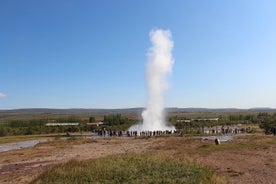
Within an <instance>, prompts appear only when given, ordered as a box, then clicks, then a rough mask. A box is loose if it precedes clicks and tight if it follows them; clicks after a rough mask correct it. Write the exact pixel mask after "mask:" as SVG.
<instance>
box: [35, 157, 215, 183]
mask: <svg viewBox="0 0 276 184" xmlns="http://www.w3.org/2000/svg"><path fill="white" fill-rule="evenodd" d="M44 183H47V184H55V183H58V184H63V183H64V184H65V183H66V184H70V183H76V184H84V183H95V184H96V183H101V184H115V183H118V184H121V183H128V184H136V183H137V184H140V183H143V184H147V183H154V184H155V183H157V184H158V183H168V184H173V183H191V184H193V183H194V184H198V183H202V184H204V183H206V184H207V183H216V181H215V174H214V172H213V171H211V170H210V169H208V168H205V167H201V166H198V165H190V164H185V163H183V162H180V161H176V160H172V159H169V158H166V157H160V156H152V155H151V156H150V155H137V154H131V155H113V156H109V157H105V158H101V159H97V160H89V161H82V162H80V161H70V162H68V163H65V164H62V165H59V166H57V167H55V168H53V169H52V170H49V171H47V172H45V173H43V174H42V175H41V176H39V177H38V178H37V179H36V180H34V181H33V182H32V184H44Z"/></svg>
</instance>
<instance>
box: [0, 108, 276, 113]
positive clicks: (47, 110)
mask: <svg viewBox="0 0 276 184" xmlns="http://www.w3.org/2000/svg"><path fill="white" fill-rule="evenodd" d="M143 110H144V108H142V107H136V108H125V109H82V108H72V109H51V108H29V109H11V110H0V114H116V113H120V114H125V113H135V114H141V113H142V111H143ZM166 111H167V112H239V111H276V109H273V108H267V107H265V108H264V107H258V108H250V109H238V108H216V109H212V108H177V107H169V108H166Z"/></svg>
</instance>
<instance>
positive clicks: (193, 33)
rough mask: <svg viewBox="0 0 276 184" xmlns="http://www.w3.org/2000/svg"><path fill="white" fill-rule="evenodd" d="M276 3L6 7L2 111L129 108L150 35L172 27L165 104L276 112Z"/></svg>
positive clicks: (0, 59) (0, 35) (122, 1)
mask: <svg viewBox="0 0 276 184" xmlns="http://www.w3.org/2000/svg"><path fill="white" fill-rule="evenodd" d="M275 7H276V2H275V1H273V0H265V1H257V0H253V1H252V0H244V1H238V0H234V1H219V0H214V1H208V2H207V1H206V2H205V1H199V0H195V1H181V0H172V1H158V0H152V1H146V0H141V1H137V2H130V1H126V0H118V1H100V0H96V1H53V0H50V1H20V0H15V1H8V0H3V1H1V2H0V24H1V29H0V50H1V54H0V109H18V108H130V107H144V106H145V105H146V99H147V88H146V85H147V84H146V73H145V68H146V66H145V61H146V60H147V56H146V53H147V50H148V48H149V47H150V44H151V43H150V41H149V39H148V32H149V31H150V30H152V29H158V28H162V29H169V30H170V31H171V33H172V35H173V40H174V50H173V56H174V59H175V60H176V61H177V62H176V63H175V65H174V67H173V74H172V75H171V76H170V81H169V83H170V90H169V91H166V93H165V102H166V104H165V106H167V107H203V108H253V107H271V108H276V95H275V94H276V85H275V79H276V72H275V69H276V52H275V50H276V24H275V20H276V11H275Z"/></svg>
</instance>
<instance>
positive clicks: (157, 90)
mask: <svg viewBox="0 0 276 184" xmlns="http://www.w3.org/2000/svg"><path fill="white" fill-rule="evenodd" d="M150 39H151V42H152V47H151V48H150V49H149V52H148V62H147V85H148V101H147V106H146V109H145V110H144V111H143V113H142V117H143V123H142V124H139V125H134V126H132V127H130V129H129V130H136V131H156V130H162V131H164V130H175V128H174V127H173V126H168V125H167V124H166V121H165V112H164V106H165V104H164V92H165V90H166V89H168V87H169V85H168V82H167V77H168V75H169V74H170V73H171V72H172V67H173V63H174V59H173V57H172V48H173V41H172V39H171V32H170V31H169V30H162V29H156V30H152V31H151V32H150Z"/></svg>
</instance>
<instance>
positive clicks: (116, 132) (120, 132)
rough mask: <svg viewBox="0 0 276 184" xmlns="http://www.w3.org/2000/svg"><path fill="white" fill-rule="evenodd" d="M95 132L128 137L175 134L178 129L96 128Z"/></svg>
mask: <svg viewBox="0 0 276 184" xmlns="http://www.w3.org/2000/svg"><path fill="white" fill-rule="evenodd" d="M95 133H96V134H97V135H98V136H101V137H114V136H115V137H121V136H128V137H135V136H160V135H166V134H176V133H179V131H176V130H166V131H160V130H156V131H123V130H105V129H99V130H96V131H95Z"/></svg>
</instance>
